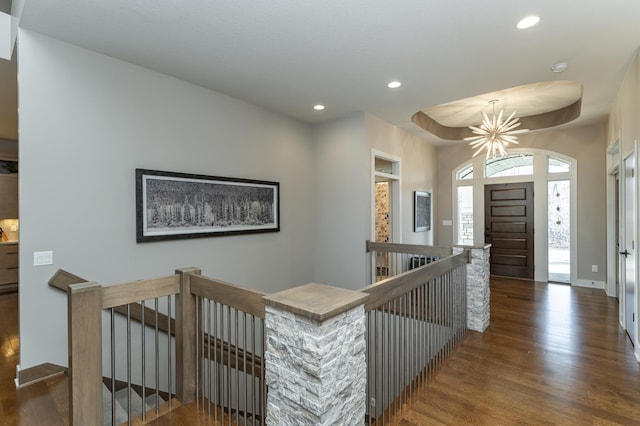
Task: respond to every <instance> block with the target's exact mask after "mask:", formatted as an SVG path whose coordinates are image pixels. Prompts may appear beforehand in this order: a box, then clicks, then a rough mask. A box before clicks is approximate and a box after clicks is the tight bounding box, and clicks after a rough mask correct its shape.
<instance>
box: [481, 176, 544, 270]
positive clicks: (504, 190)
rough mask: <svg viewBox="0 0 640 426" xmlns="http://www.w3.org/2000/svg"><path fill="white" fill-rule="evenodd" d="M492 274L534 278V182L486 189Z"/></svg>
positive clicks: (486, 234)
mask: <svg viewBox="0 0 640 426" xmlns="http://www.w3.org/2000/svg"><path fill="white" fill-rule="evenodd" d="M484 205H485V214H484V221H485V234H484V235H485V243H487V244H491V255H490V257H489V259H490V264H491V275H500V276H504V277H513V278H525V279H530V280H532V279H533V273H534V270H533V182H524V183H505V184H497V185H486V186H485V187H484Z"/></svg>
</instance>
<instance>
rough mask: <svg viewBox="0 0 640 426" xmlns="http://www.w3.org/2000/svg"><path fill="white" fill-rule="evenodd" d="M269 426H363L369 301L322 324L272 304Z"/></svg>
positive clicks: (268, 356)
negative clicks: (366, 322)
mask: <svg viewBox="0 0 640 426" xmlns="http://www.w3.org/2000/svg"><path fill="white" fill-rule="evenodd" d="M265 325H266V336H267V338H266V342H267V345H266V352H265V365H266V381H267V386H268V387H269V393H268V399H267V419H266V424H267V425H272V426H275V425H278V426H280V425H323V426H324V425H363V424H364V415H365V404H366V401H365V399H366V392H365V390H366V382H367V372H366V341H365V331H366V326H365V313H364V307H363V305H360V306H358V307H356V308H353V309H351V310H348V311H346V312H344V313H342V314H339V315H337V316H335V317H333V318H330V319H328V320H325V321H323V322H318V321H315V320H312V319H309V318H306V317H303V316H299V315H296V314H294V313H291V312H287V311H283V310H280V309H277V308H274V307H271V306H267V311H266V322H265Z"/></svg>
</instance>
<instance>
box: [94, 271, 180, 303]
mask: <svg viewBox="0 0 640 426" xmlns="http://www.w3.org/2000/svg"><path fill="white" fill-rule="evenodd" d="M179 292H180V285H179V277H178V276H177V275H169V276H166V277H160V278H151V279H148V280H140V281H134V282H129V283H123V284H118V285H110V286H105V287H102V308H103V309H108V308H113V307H115V306H122V305H128V304H131V303H138V301H140V300H148V299H155V298H158V297H165V296H170V295H173V294H177V293H179Z"/></svg>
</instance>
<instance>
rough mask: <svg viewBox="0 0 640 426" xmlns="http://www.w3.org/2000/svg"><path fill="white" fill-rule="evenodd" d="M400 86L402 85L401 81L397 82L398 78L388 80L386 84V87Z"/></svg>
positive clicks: (395, 87)
mask: <svg viewBox="0 0 640 426" xmlns="http://www.w3.org/2000/svg"><path fill="white" fill-rule="evenodd" d="M400 86H402V83H401V82H399V81H398V80H393V81H390V82H389V83H388V84H387V87H388V88H389V89H397V88H398V87H400Z"/></svg>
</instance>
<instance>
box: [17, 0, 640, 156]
mask: <svg viewBox="0 0 640 426" xmlns="http://www.w3.org/2000/svg"><path fill="white" fill-rule="evenodd" d="M532 14H535V15H538V16H540V18H541V21H540V23H539V24H538V25H537V26H535V27H533V28H530V29H527V30H518V29H516V23H517V22H518V21H519V20H520V19H521V18H523V17H525V16H527V15H532ZM638 18H640V1H637V0H609V1H607V2H603V1H602V0H581V1H558V0H535V1H534V0H530V1H525V0H520V1H513V0H486V1H482V2H480V1H477V0H458V1H451V0H428V1H427V0H403V1H401V2H392V1H389V0H350V1H344V0H323V1H299V0H272V1H255V0H251V1H250V0H218V1H213V0H193V1H190V2H181V1H175V0H109V1H106V0H57V1H55V2H52V1H50V0H26V1H25V6H24V10H23V15H22V20H21V26H22V27H24V28H27V29H30V30H33V31H38V32H41V33H44V34H47V35H50V36H52V37H55V38H57V39H60V40H63V41H67V42H69V43H73V44H76V45H79V46H82V47H85V48H87V49H91V50H94V51H97V52H100V53H103V54H106V55H109V56H113V57H115V58H120V59H122V60H125V61H128V62H132V63H135V64H139V65H141V66H143V67H147V68H150V69H154V70H157V71H160V72H162V73H165V74H169V75H172V76H175V77H178V78H180V79H183V80H186V81H190V82H193V83H195V84H198V85H201V86H203V87H208V88H211V89H213V90H216V91H218V92H222V93H225V94H227V95H230V96H233V97H235V98H239V99H243V100H246V101H248V102H251V103H253V104H256V105H260V106H263V107H265V108H268V109H270V110H273V111H277V112H279V113H282V114H285V115H287V116H290V117H292V118H294V119H297V120H301V121H303V122H307V123H320V122H323V121H326V120H331V119H336V118H340V117H344V116H347V115H349V114H352V113H354V112H357V111H368V112H371V113H373V114H375V115H377V116H379V117H380V118H382V119H384V120H386V121H388V122H390V123H392V124H394V125H397V126H398V127H401V128H404V129H407V130H408V131H410V132H412V133H415V134H418V135H421V136H424V137H425V138H428V139H430V140H432V141H434V142H435V143H451V142H444V141H443V140H441V139H438V138H437V137H435V136H433V135H432V134H431V133H428V132H426V131H425V130H423V129H421V128H420V127H418V126H416V125H415V124H414V123H413V122H412V121H411V117H412V115H413V114H414V113H416V112H417V111H421V110H424V109H426V108H429V107H431V106H434V105H438V104H446V103H449V102H452V101H455V100H459V99H464V98H469V97H473V96H477V95H480V94H483V93H488V92H494V91H500V90H502V89H505V88H510V87H515V86H521V85H525V84H530V83H536V82H545V81H550V80H570V81H574V82H577V83H578V84H581V85H582V87H583V100H582V114H581V116H580V118H578V119H577V120H575V121H573V122H572V123H570V124H565V126H568V125H575V124H586V123H593V122H598V121H602V120H604V119H605V117H606V114H607V112H608V111H609V109H610V108H611V106H612V103H613V100H614V98H615V95H616V92H617V89H618V87H619V85H620V82H621V79H622V77H623V75H624V72H625V70H626V66H627V65H628V63H629V60H630V59H631V56H632V54H633V52H634V51H635V49H636V48H637V47H638V46H639V45H640V25H638ZM561 61H567V62H569V69H568V70H567V71H565V72H564V73H562V74H554V73H552V72H551V71H550V67H551V65H553V64H555V63H557V62H561ZM394 79H397V80H400V81H401V82H402V86H401V87H400V88H398V89H395V90H392V89H388V88H387V87H386V84H387V83H388V82H389V81H390V80H394ZM317 103H322V104H324V105H325V106H326V109H325V110H324V111H314V109H313V108H312V107H313V105H315V104H317ZM516 107H517V105H516ZM516 109H517V108H516ZM479 120H480V114H477V117H476V123H477V122H478V121H479Z"/></svg>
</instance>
